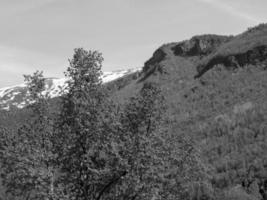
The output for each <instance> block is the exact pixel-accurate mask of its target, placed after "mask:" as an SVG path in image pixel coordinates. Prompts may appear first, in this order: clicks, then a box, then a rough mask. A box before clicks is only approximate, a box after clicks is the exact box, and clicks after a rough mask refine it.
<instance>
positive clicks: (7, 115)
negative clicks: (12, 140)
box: [0, 24, 267, 200]
mask: <svg viewBox="0 0 267 200" xmlns="http://www.w3.org/2000/svg"><path fill="white" fill-rule="evenodd" d="M112 80H114V79H112ZM151 81H153V82H156V83H158V85H160V87H161V89H162V91H163V94H164V97H165V101H166V104H167V107H166V112H165V114H164V118H165V119H166V124H167V125H168V126H167V128H166V130H165V132H166V134H171V135H173V141H176V139H177V141H180V138H182V139H186V140H188V141H189V142H190V144H192V145H193V146H194V148H195V149H196V150H197V152H198V158H197V159H198V160H199V163H201V164H202V165H203V166H204V169H205V172H206V173H207V175H208V176H207V177H208V178H207V180H206V182H205V184H203V185H202V186H201V187H200V186H198V187H197V188H195V190H194V191H193V192H192V195H193V196H192V198H191V199H209V200H212V199H220V200H226V199H232V200H236V199H237V200H243V199H247V200H249V199H250V200H266V199H267V154H266V152H267V103H266V102H267V90H266V88H267V24H260V25H258V26H256V27H253V28H249V29H248V30H247V31H245V32H243V33H241V34H239V35H236V36H220V35H213V34H207V35H199V36H194V37H192V38H191V39H189V40H185V41H181V42H172V43H168V44H164V45H162V46H161V47H159V48H158V49H157V50H156V51H155V52H154V53H153V55H152V57H151V58H150V59H148V60H147V61H146V62H145V63H144V66H143V68H142V70H141V71H140V72H139V73H138V74H136V73H127V75H125V76H122V77H121V78H119V79H116V80H114V81H111V82H108V83H107V84H106V86H107V88H108V89H109V90H110V91H111V92H110V94H111V97H112V98H113V100H114V101H115V102H117V103H119V104H123V103H124V102H125V101H127V100H128V99H129V98H130V97H132V96H134V95H135V94H136V93H138V91H139V90H140V89H141V88H142V86H143V85H144V84H145V83H146V82H151ZM52 85H53V84H52ZM5 92H8V90H7V89H5ZM14 93H15V95H16V90H14ZM1 94H2V95H3V94H4V92H3V90H2V92H1ZM9 94H11V95H10V96H7V94H6V95H5V99H4V98H3V97H2V102H3V100H5V101H13V100H12V98H13V97H12V93H9ZM50 94H51V95H53V94H54V93H52V92H51V93H50ZM55 94H57V93H56V92H55ZM55 96H56V95H55ZM13 102H15V101H13ZM21 102H22V101H21ZM20 104H21V103H20ZM4 106H7V105H4V104H3V107H4ZM27 112H28V111H27V109H20V110H14V111H9V112H7V111H2V113H1V114H0V126H5V127H9V128H14V126H15V125H16V126H18V125H19V124H22V123H23V122H24V121H25V120H27V115H28V113H27ZM175 145H177V146H178V147H177V148H179V144H175ZM177 176H179V174H178V175H177ZM194 195H195V196H194Z"/></svg>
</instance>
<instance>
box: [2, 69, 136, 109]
mask: <svg viewBox="0 0 267 200" xmlns="http://www.w3.org/2000/svg"><path fill="white" fill-rule="evenodd" d="M139 70H140V69H139V68H135V69H127V70H118V71H113V72H104V73H103V75H102V81H103V83H108V82H111V81H114V80H116V79H118V78H121V77H123V76H126V75H128V74H132V73H134V72H137V71H139ZM45 84H46V86H45V88H46V90H45V94H47V95H48V96H49V97H51V98H55V97H58V96H59V95H60V93H61V91H62V90H63V91H64V88H65V87H66V79H65V78H46V79H45ZM30 103H31V102H30V101H29V99H28V97H27V87H26V85H25V84H20V85H16V86H11V87H5V88H1V89H0V109H2V110H10V108H24V107H25V106H26V105H28V104H30Z"/></svg>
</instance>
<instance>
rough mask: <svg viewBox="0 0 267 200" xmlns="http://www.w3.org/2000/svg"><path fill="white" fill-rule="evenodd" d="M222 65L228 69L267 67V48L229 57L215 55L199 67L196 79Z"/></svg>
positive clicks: (258, 47) (254, 49)
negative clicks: (251, 66)
mask: <svg viewBox="0 0 267 200" xmlns="http://www.w3.org/2000/svg"><path fill="white" fill-rule="evenodd" d="M219 64H222V65H224V66H225V67H226V68H228V69H232V68H238V67H243V66H245V65H249V64H251V65H257V64H263V65H265V68H266V65H267V46H266V45H261V46H257V47H254V48H253V49H250V50H248V51H246V52H244V53H238V54H229V55H215V56H214V57H212V58H211V59H210V60H208V62H207V63H204V64H200V65H199V66H198V67H197V71H198V74H197V75H196V78H199V77H200V76H202V75H203V74H204V73H205V72H207V71H208V70H209V69H211V68H213V67H214V66H216V65H219Z"/></svg>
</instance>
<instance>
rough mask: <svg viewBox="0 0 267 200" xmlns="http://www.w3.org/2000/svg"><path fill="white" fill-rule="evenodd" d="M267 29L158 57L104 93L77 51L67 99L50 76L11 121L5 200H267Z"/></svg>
mask: <svg viewBox="0 0 267 200" xmlns="http://www.w3.org/2000/svg"><path fill="white" fill-rule="evenodd" d="M266 36H267V25H266V24H260V25H259V26H257V27H254V28H250V29H248V30H247V31H245V32H244V33H242V34H240V35H237V36H218V35H201V36H195V37H193V38H191V39H190V40H186V41H183V42H178V43H170V44H165V45H163V46H161V47H160V48H159V49H157V50H156V51H155V52H154V54H153V56H152V58H150V59H149V60H148V61H147V62H145V64H144V67H143V70H142V71H141V72H136V73H134V74H130V75H127V76H125V77H122V78H120V79H118V80H115V81H113V82H110V83H108V84H103V83H102V80H101V78H100V77H101V74H102V71H101V68H102V62H103V60H104V59H103V57H102V54H101V53H99V52H98V51H90V50H89V51H87V50H84V49H82V48H78V49H75V50H74V55H73V57H72V59H70V62H69V67H68V68H67V69H66V72H65V76H66V78H67V80H68V81H67V83H66V84H67V86H66V87H65V88H64V89H62V94H61V96H60V97H58V98H56V99H51V98H50V97H49V95H46V94H45V93H44V91H45V78H44V75H43V73H42V72H40V71H37V72H35V73H33V74H32V75H25V76H24V77H25V83H26V84H27V87H28V93H29V99H30V101H31V102H34V103H32V104H30V105H28V106H27V107H26V108H24V109H21V110H16V109H14V110H11V111H0V115H1V116H0V167H1V168H0V173H1V184H0V185H1V186H0V199H3V200H13V199H15V200H35V199H36V200H37V199H44V200H60V199H66V200H74V199H75V200H176V199H185V200H186V199H188V200H215V199H219V200H229V199H231V200H267V104H266V101H267V90H266V89H267V71H266V69H267V37H266Z"/></svg>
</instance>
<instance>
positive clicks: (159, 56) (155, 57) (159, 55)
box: [143, 48, 166, 72]
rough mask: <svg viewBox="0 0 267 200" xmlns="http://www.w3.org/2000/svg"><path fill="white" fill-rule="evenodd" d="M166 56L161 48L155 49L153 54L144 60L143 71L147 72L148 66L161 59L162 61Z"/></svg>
mask: <svg viewBox="0 0 267 200" xmlns="http://www.w3.org/2000/svg"><path fill="white" fill-rule="evenodd" d="M165 57H166V53H165V52H164V51H163V49H162V48H159V49H157V50H156V51H155V52H154V53H153V56H152V57H151V58H150V59H149V60H148V61H146V62H145V65H144V68H143V72H147V71H149V70H150V67H151V66H152V65H155V64H158V63H160V62H161V61H163V60H164V59H165Z"/></svg>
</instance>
